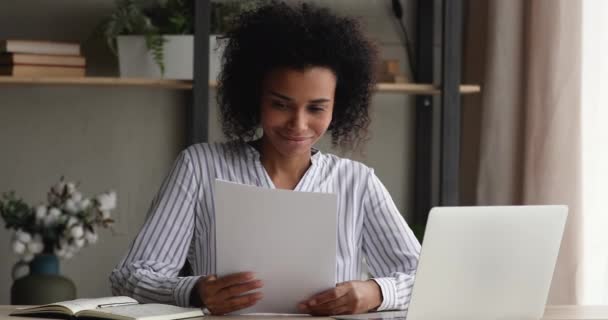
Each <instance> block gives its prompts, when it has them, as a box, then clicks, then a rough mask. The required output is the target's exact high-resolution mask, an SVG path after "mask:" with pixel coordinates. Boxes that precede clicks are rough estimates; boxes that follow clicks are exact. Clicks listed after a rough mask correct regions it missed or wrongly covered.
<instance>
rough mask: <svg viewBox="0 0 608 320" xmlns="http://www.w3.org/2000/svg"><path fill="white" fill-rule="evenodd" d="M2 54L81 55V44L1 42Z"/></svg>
mask: <svg viewBox="0 0 608 320" xmlns="http://www.w3.org/2000/svg"><path fill="white" fill-rule="evenodd" d="M0 52H9V53H34V54H49V55H69V56H78V55H80V44H79V43H75V42H60V41H37V40H10V39H9V40H0Z"/></svg>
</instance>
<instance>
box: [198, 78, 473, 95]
mask: <svg viewBox="0 0 608 320" xmlns="http://www.w3.org/2000/svg"><path fill="white" fill-rule="evenodd" d="M209 86H211V87H212V88H215V87H216V86H217V83H215V81H210V82H209ZM377 90H378V91H379V92H395V93H407V94H420V95H439V94H441V89H440V88H439V87H437V86H436V85H433V84H426V83H378V86H377ZM478 92H481V87H480V86H478V85H473V84H465V85H461V86H460V93H462V94H472V93H478Z"/></svg>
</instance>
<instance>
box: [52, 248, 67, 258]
mask: <svg viewBox="0 0 608 320" xmlns="http://www.w3.org/2000/svg"><path fill="white" fill-rule="evenodd" d="M65 253H66V251H65V248H61V247H60V248H55V254H56V255H57V256H58V257H60V258H63V257H64V256H65Z"/></svg>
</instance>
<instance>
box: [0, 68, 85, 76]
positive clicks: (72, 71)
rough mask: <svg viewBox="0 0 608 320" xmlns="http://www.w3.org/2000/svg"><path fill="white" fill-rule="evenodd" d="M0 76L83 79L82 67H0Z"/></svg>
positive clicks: (83, 71)
mask: <svg viewBox="0 0 608 320" xmlns="http://www.w3.org/2000/svg"><path fill="white" fill-rule="evenodd" d="M0 75H4V76H14V77H84V76H85V68H84V67H65V66H35V65H8V66H2V65H0Z"/></svg>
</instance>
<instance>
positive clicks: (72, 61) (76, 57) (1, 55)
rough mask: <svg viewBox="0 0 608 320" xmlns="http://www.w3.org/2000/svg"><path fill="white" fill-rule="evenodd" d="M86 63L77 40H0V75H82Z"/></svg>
mask: <svg viewBox="0 0 608 320" xmlns="http://www.w3.org/2000/svg"><path fill="white" fill-rule="evenodd" d="M85 66H86V60H85V58H84V57H83V56H82V55H81V53H80V44H78V43H70V42H57V41H30V40H0V75H8V76H21V77H84V75H85Z"/></svg>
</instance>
